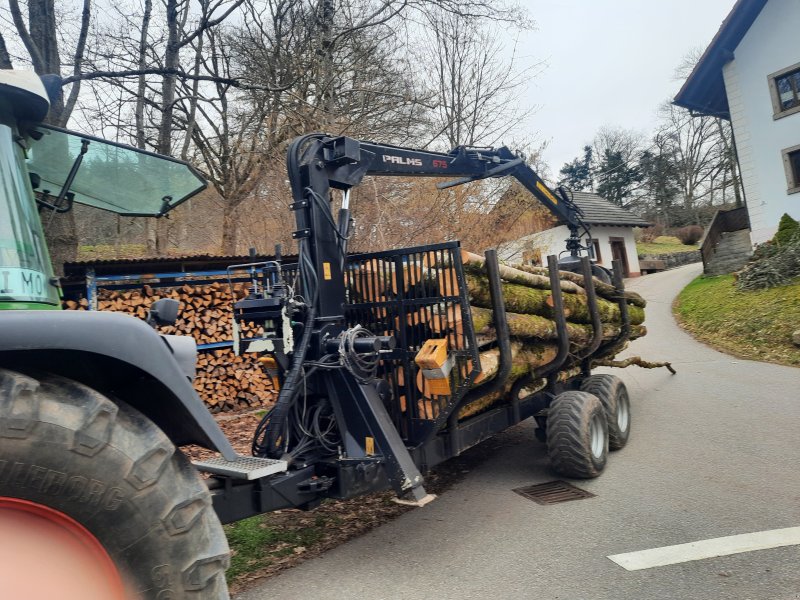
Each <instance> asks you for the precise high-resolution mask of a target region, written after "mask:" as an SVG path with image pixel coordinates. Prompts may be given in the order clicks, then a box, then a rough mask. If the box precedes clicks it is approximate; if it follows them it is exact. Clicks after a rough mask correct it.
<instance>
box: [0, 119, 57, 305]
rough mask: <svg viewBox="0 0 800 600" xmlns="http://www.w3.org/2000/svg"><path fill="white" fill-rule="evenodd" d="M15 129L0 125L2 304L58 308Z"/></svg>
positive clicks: (40, 228) (0, 287) (0, 273)
mask: <svg viewBox="0 0 800 600" xmlns="http://www.w3.org/2000/svg"><path fill="white" fill-rule="evenodd" d="M52 275H53V274H52V271H51V268H50V259H49V258H48V254H47V246H46V244H45V241H44V235H43V233H42V225H41V223H40V221H39V214H38V212H37V210H36V204H35V202H34V198H33V190H32V189H31V184H30V180H29V178H28V172H27V170H26V167H25V156H24V153H23V150H22V148H21V147H20V146H19V144H17V142H16V141H15V132H14V130H13V129H12V128H11V127H10V126H9V125H7V124H5V123H0V305H2V304H4V303H7V302H11V303H13V304H12V306H14V307H18V308H32V307H33V306H29V305H40V306H41V304H42V303H44V304H50V305H58V304H59V298H58V289H57V288H56V287H55V286H54V285H53V284H52V281H51V278H52Z"/></svg>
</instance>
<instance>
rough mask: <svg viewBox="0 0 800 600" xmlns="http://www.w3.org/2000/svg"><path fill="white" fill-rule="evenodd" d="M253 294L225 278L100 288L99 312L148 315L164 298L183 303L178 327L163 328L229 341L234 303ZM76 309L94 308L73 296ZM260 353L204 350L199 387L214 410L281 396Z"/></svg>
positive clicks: (250, 330)
mask: <svg viewBox="0 0 800 600" xmlns="http://www.w3.org/2000/svg"><path fill="white" fill-rule="evenodd" d="M246 295H247V289H246V285H245V284H243V283H239V284H234V290H233V294H231V289H230V286H229V285H227V284H224V283H220V282H216V281H215V282H209V283H200V284H194V285H189V284H182V285H181V284H178V285H176V286H175V287H171V288H166V287H164V288H155V287H153V286H150V285H147V284H145V285H143V286H142V287H141V288H136V289H129V290H109V289H100V290H99V291H98V298H97V308H98V310H104V311H113V312H121V313H126V314H129V315H132V316H135V317H138V318H140V319H144V318H146V317H147V313H148V311H149V310H150V306H151V305H152V303H153V302H155V301H156V300H158V299H160V298H173V299H175V300H178V301H179V302H180V310H179V313H178V320H177V321H176V322H175V325H165V326H162V327H159V332H160V333H164V334H173V335H189V336H192V337H193V338H194V339H195V341H196V342H197V343H198V344H213V343H218V342H229V341H230V340H231V339H232V338H233V329H232V309H233V303H234V302H235V301H236V300H240V299H241V298H243V297H244V296H246ZM64 307H65V308H67V309H70V310H88V302H87V301H86V299H85V298H82V299H80V300H67V301H66V302H65V303H64ZM258 334H259V331H258V330H257V329H255V328H254V327H253V326H252V325H251V326H249V327H248V326H245V327H243V332H242V335H243V337H249V336H255V335H258ZM256 359H257V356H256V355H253V354H243V355H241V356H236V355H235V354H234V352H233V350H232V349H231V348H220V349H214V350H205V351H202V350H201V351H200V352H199V353H198V359H197V376H196V378H195V380H194V388H195V390H196V391H197V393H198V394H199V395H200V397H201V398H202V399H203V401H204V402H205V404H206V406H208V408H209V409H210V410H211V411H212V412H220V411H229V410H233V409H238V408H246V407H251V408H259V407H264V406H269V405H271V404H272V402H273V401H274V399H275V395H276V393H275V390H274V389H273V386H272V382H271V380H270V378H269V377H268V376H267V375H266V374H265V373H264V372H263V370H262V369H261V368H260V366H259V364H258V362H257V361H256Z"/></svg>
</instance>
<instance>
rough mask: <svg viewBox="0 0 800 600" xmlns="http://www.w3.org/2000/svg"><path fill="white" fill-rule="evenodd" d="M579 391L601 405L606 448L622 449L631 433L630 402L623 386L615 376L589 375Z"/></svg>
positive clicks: (626, 390)
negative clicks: (604, 424)
mask: <svg viewBox="0 0 800 600" xmlns="http://www.w3.org/2000/svg"><path fill="white" fill-rule="evenodd" d="M581 390H583V391H584V392H589V393H590V394H594V395H595V396H597V397H598V398H599V399H600V402H602V403H603V408H604V409H605V410H606V417H607V419H608V447H609V448H610V449H611V450H619V449H620V448H624V447H625V444H627V443H628V437H629V436H630V433H631V401H630V398H629V397H628V389H627V388H626V387H625V384H624V383H623V382H622V380H621V379H620V378H619V377H616V376H615V375H605V374H603V375H591V376H590V377H587V378H586V379H584V380H583V382H581Z"/></svg>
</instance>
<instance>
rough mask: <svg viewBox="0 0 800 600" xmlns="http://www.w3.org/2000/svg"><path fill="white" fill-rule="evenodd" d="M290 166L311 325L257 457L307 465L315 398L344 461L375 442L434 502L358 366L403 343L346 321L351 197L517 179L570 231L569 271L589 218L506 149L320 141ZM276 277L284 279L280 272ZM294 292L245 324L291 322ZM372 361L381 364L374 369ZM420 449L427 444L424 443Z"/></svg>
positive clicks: (301, 284)
mask: <svg viewBox="0 0 800 600" xmlns="http://www.w3.org/2000/svg"><path fill="white" fill-rule="evenodd" d="M287 166H288V173H289V180H290V183H291V189H292V198H293V200H294V202H293V203H292V205H291V209H292V210H293V211H294V212H295V216H296V222H297V231H295V232H294V233H293V237H294V238H295V239H296V240H298V245H299V261H298V267H297V279H296V282H297V283H295V286H294V287H295V288H299V289H302V291H303V294H302V298H303V303H302V305H298V304H297V303H295V304H294V306H293V307H290V308H289V310H290V312H291V313H292V314H291V320H295V322H297V321H300V320H301V319H300V318H299V315H302V316H303V318H302V322H303V325H302V326H297V327H296V328H295V329H296V335H297V336H298V337H299V341H298V342H296V343H294V344H293V354H292V356H291V361H289V359H288V357H287V356H286V355H285V353H283V352H282V351H281V348H282V347H283V346H282V344H281V343H280V342H279V343H278V346H277V347H276V351H275V352H274V354H275V359H274V361H275V363H277V364H278V365H281V364H283V365H286V366H287V368H286V369H285V370H284V372H283V373H282V376H281V380H282V383H283V385H282V388H281V391H280V394H279V397H278V400H277V403H276V405H275V407H274V408H273V409H272V410H271V411H270V413H269V414H267V415H266V416H265V418H264V420H263V421H262V423H261V425H260V426H259V428H258V430H257V432H256V435H255V438H254V443H253V452H254V454H255V455H257V456H265V457H271V458H280V457H284V458H288V459H289V460H290V461H291V460H292V459H293V458H297V456H294V455H292V441H293V440H292V434H291V427H290V423H289V422H290V420H291V419H292V416H291V415H292V410H293V407H294V406H296V405H297V402H298V398H299V397H300V395H301V394H304V395H305V397H307V396H308V394H309V390H311V392H310V393H312V395H313V394H316V395H318V396H319V397H320V398H325V399H326V402H329V403H330V409H329V410H330V411H331V413H332V415H333V417H335V420H336V422H337V423H338V425H339V433H340V435H341V446H342V448H343V453H344V455H346V456H347V457H349V458H353V457H365V456H367V455H369V454H370V452H369V451H368V449H365V447H364V446H365V444H364V443H363V441H362V440H365V439H368V438H369V439H374V442H375V443H376V444H377V445H378V447H379V448H380V449H381V453H382V455H383V460H384V466H385V468H386V470H387V473H388V477H389V480H390V482H391V483H392V484H393V487H394V488H395V490H396V491H397V492H398V494H400V495H403V494H410V495H411V496H413V498H415V499H416V500H418V501H419V500H421V499H422V498H423V497H424V496H425V491H424V489H423V487H422V477H421V475H420V473H419V471H418V470H417V467H416V465H415V464H414V460H413V459H412V457H411V455H410V454H409V451H408V449H407V443H405V442H404V441H403V440H402V439H401V436H400V434H399V433H398V431H397V429H396V428H395V426H394V425H393V423H392V421H391V420H390V418H389V415H388V413H387V411H386V408H385V404H386V400H387V399H386V394H387V393H388V391H387V390H386V387H385V386H384V385H383V384H382V383H381V379H379V378H377V377H376V376H375V372H374V368H373V369H372V370H369V369H367V370H366V372H364V370H363V369H362V370H359V369H358V368H356V366H355V365H359V364H363V363H365V362H367V363H369V364H371V365H375V364H376V363H377V362H378V361H377V356H378V353H380V352H391V351H392V349H393V348H394V347H395V346H396V344H397V340H396V339H395V338H394V337H393V336H385V335H384V336H381V335H373V334H372V333H370V332H368V331H367V330H365V329H363V328H361V327H357V328H356V327H352V324H349V323H348V319H347V317H346V315H345V312H346V306H347V304H348V294H347V290H346V284H345V279H346V266H345V263H346V258H347V240H348V237H349V224H350V213H349V204H348V196H349V194H348V193H349V190H350V189H351V188H352V187H354V186H356V185H358V184H359V183H360V182H361V181H362V179H363V178H364V177H365V176H367V175H372V176H419V177H451V178H454V179H452V180H451V181H449V182H446V183H444V184H442V185H440V187H442V188H446V187H451V186H455V185H460V184H463V183H467V182H470V181H476V180H480V179H486V178H490V177H505V176H511V177H514V178H515V179H517V181H519V182H520V183H521V184H522V185H523V186H524V187H525V188H526V189H527V190H528V191H530V192H531V194H533V196H534V197H535V198H536V199H537V200H538V201H539V202H541V203H542V204H543V205H544V206H545V207H547V208H548V209H549V210H550V211H551V212H552V213H553V214H554V215H556V216H557V217H558V218H559V219H560V220H562V221H563V222H564V223H565V224H566V225H567V227H568V228H569V231H570V237H569V239H568V240H567V247H566V250H567V251H568V252H569V256H568V257H567V258H566V260H565V261H563V264H561V265H560V266H559V268H561V269H570V267H577V266H580V258H579V254H580V252H581V250H585V249H586V248H585V247H584V246H582V245H581V236H580V233H581V230H583V231H585V232H587V233H588V229H587V228H586V226H585V225H584V223H583V222H582V220H581V211H580V209H579V208H578V207H576V206H575V204H574V203H573V202H572V201H571V199H570V197H569V195H568V193H567V192H566V191H565V190H564V189H563V188H559V189H558V190H557V191H556V192H554V191H552V190H551V189H550V188H549V187H548V186H547V185H546V184H545V183H544V181H542V179H541V178H540V177H539V176H538V175H537V174H536V173H535V172H534V170H533V169H531V168H530V167H529V166H528V165H527V164H526V163H525V161H524V160H523V158H521V157H519V156H516V155H515V154H514V153H512V152H511V151H510V150H509V149H508V148H506V147H501V148H497V149H493V148H476V147H466V146H459V147H457V148H455V149H453V150H452V151H451V152H449V153H439V152H430V151H425V150H414V149H410V148H403V147H399V146H392V145H386V144H377V143H372V142H364V141H359V140H355V139H352V138H348V137H329V136H325V135H322V134H311V135H306V136H302V137H300V138H297V139H296V140H294V141H293V142H292V144H291V145H290V147H289V149H288V157H287ZM332 189H337V190H341V191H342V192H343V202H342V208H341V210H340V213H339V215H338V218H337V219H334V215H333V212H332V210H331V200H330V197H331V190H332ZM272 270H273V277H274V272H275V271H276V269H275V268H274V267H273V269H272ZM284 289H285V286H283V285H277V286H273V285H271V284H268V285H267V286H265V287H264V290H263V291H262V292H260V293H257V294H255V295H254V296H253V297H251V298H249V299H248V300H245V301H243V303H240V305H239V306H238V308H239V318H240V320H242V321H245V320H247V319H252V318H254V317H253V316H254V315H259V314H260V315H262V316H263V314H264V313H263V309H264V308H265V307H266V306H267V305H268V304H269V305H270V306H272V307H273V309H274V310H275V311H276V312H275V313H274V318H273V319H271V321H270V322H271V323H280V322H282V321H283V320H282V319H281V318H280V317H279V314H278V311H280V310H281V309H280V308H279V307H280V306H282V307H284V308H283V310H285V309H286V306H287V303H286V302H285V301H283V300H281V302H276V295H277V296H280V298H281V299H283V298H285V297H286V296H285V292H284ZM270 290H277V291H270ZM295 291H296V290H295ZM259 311H261V312H260V313H259ZM284 322H285V321H284ZM278 329H280V327H278ZM271 333H272V337H274V338H275V339H276V340H283V339H285V337H286V335H285V333H286V332H285V330H281V331H277V330H275V331H272V332H271ZM337 352H339V354H340V355H342V356H351V360H350V361H349V362H347V361H345V366H346V367H347V368H334V366H333V364H332V362H331V359H332V358H333V357H334V355H335V354H336V353H337ZM365 356H366V357H371V359H369V360H366V361H365V360H364V357H365ZM359 358H361V359H362V360H360V361H359ZM339 366H341V365H339ZM455 404H456V402H455V401H454V402H453V406H452V407H450V408H455ZM442 420H443V419H440V421H442ZM435 433H436V431H435V429H434V428H429V430H428V431H427V432H426V435H427V436H428V437H430V436H433V435H435ZM296 437H301V436H299V435H298V436H296ZM295 441H296V440H295ZM416 442H417V444H421V443H423V442H424V439H417V440H416Z"/></svg>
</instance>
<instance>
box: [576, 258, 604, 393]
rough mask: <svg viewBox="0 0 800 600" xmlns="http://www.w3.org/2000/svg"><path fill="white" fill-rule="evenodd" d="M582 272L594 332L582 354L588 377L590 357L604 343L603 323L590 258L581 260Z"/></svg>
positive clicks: (582, 363) (584, 371)
mask: <svg viewBox="0 0 800 600" xmlns="http://www.w3.org/2000/svg"><path fill="white" fill-rule="evenodd" d="M581 271H582V272H583V287H584V288H585V289H586V303H587V305H588V307H589V314H590V315H591V317H592V328H593V330H594V335H593V336H592V341H591V343H590V344H589V347H588V348H586V351H584V352H582V353H581V354H580V360H581V369H582V370H583V375H584V376H586V377H588V376H589V375H590V374H591V367H592V365H591V360H590V358H589V357H590V356H592V355H593V354H594V353H595V351H596V350H597V349H598V348H599V347H600V344H601V343H602V342H603V322H602V320H601V319H600V311H599V310H598V309H597V291H596V290H595V287H594V278H593V277H592V264H591V261H590V260H589V257H588V256H584V257H582V258H581Z"/></svg>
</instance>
